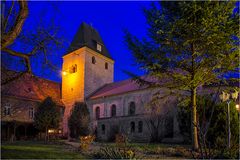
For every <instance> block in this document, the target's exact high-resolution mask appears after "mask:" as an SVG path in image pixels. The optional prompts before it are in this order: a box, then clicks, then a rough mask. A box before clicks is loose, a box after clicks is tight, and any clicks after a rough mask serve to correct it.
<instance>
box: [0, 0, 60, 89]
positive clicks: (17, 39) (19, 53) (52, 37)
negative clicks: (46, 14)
mask: <svg viewBox="0 0 240 160" xmlns="http://www.w3.org/2000/svg"><path fill="white" fill-rule="evenodd" d="M28 15H29V8H28V2H27V1H20V0H19V1H1V51H2V52H1V54H2V60H1V62H2V64H1V65H2V66H4V67H6V68H8V67H9V65H10V63H12V62H14V63H16V64H17V66H18V69H21V72H19V73H18V74H16V75H14V76H12V75H11V76H5V77H7V78H6V79H2V81H1V84H2V85H4V84H6V83H8V82H10V81H13V80H15V79H16V78H19V77H21V76H22V75H23V74H25V73H32V65H33V64H32V63H31V62H32V61H33V60H34V59H36V60H38V61H39V60H40V59H43V62H42V64H43V65H47V66H48V67H50V68H51V69H53V70H54V71H56V70H57V68H56V66H55V65H53V64H52V63H51V62H50V60H49V56H50V55H51V54H52V52H54V51H56V49H57V48H58V49H59V48H61V47H62V40H61V38H60V37H59V36H58V35H57V33H58V31H59V27H56V26H55V24H49V23H48V24H47V25H45V26H41V25H40V24H39V23H40V21H41V19H42V18H41V17H40V18H39V21H37V22H36V24H34V26H37V27H34V28H33V30H31V27H29V28H28V29H27V30H26V29H25V30H24V29H23V26H24V23H25V21H26V19H27V17H28ZM53 23H54V22H53ZM16 46H21V47H16ZM39 57H41V58H39ZM2 66H1V67H2ZM5 74H7V73H5Z"/></svg>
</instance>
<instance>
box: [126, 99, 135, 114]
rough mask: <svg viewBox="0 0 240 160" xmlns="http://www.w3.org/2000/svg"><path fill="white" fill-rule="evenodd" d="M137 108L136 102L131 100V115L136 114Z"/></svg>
mask: <svg viewBox="0 0 240 160" xmlns="http://www.w3.org/2000/svg"><path fill="white" fill-rule="evenodd" d="M135 110H136V106H135V103H134V102H131V103H130V105H129V112H128V113H129V115H134V114H135Z"/></svg>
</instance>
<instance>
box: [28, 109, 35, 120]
mask: <svg viewBox="0 0 240 160" xmlns="http://www.w3.org/2000/svg"><path fill="white" fill-rule="evenodd" d="M29 118H30V119H33V118H34V108H29Z"/></svg>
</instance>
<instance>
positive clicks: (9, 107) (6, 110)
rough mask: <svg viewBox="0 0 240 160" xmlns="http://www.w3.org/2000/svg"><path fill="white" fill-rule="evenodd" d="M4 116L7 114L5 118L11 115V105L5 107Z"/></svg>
mask: <svg viewBox="0 0 240 160" xmlns="http://www.w3.org/2000/svg"><path fill="white" fill-rule="evenodd" d="M4 114H5V116H8V115H11V106H10V105H6V106H5V107H4Z"/></svg>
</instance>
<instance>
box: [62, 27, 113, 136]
mask: <svg viewBox="0 0 240 160" xmlns="http://www.w3.org/2000/svg"><path fill="white" fill-rule="evenodd" d="M113 68H114V61H113V59H112V58H111V56H110V54H109V53H108V51H107V49H106V47H105V45H104V43H103V41H102V39H101V37H100V35H99V33H98V32H97V31H96V29H94V28H93V27H91V26H89V25H88V24H86V23H82V24H81V26H80V28H79V30H78V31H77V33H76V35H75V36H74V39H73V41H72V43H71V45H70V47H69V49H68V51H67V54H65V55H64V56H63V65H62V101H63V103H64V104H65V112H64V119H63V132H64V134H68V124H67V123H68V122H67V121H68V117H69V116H70V113H71V109H72V107H73V104H74V103H75V102H76V101H80V102H83V101H85V99H86V98H87V96H89V95H90V94H91V93H93V92H94V91H96V90H97V89H98V88H100V87H102V86H103V85H105V84H107V83H111V82H113V73H114V70H113Z"/></svg>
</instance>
